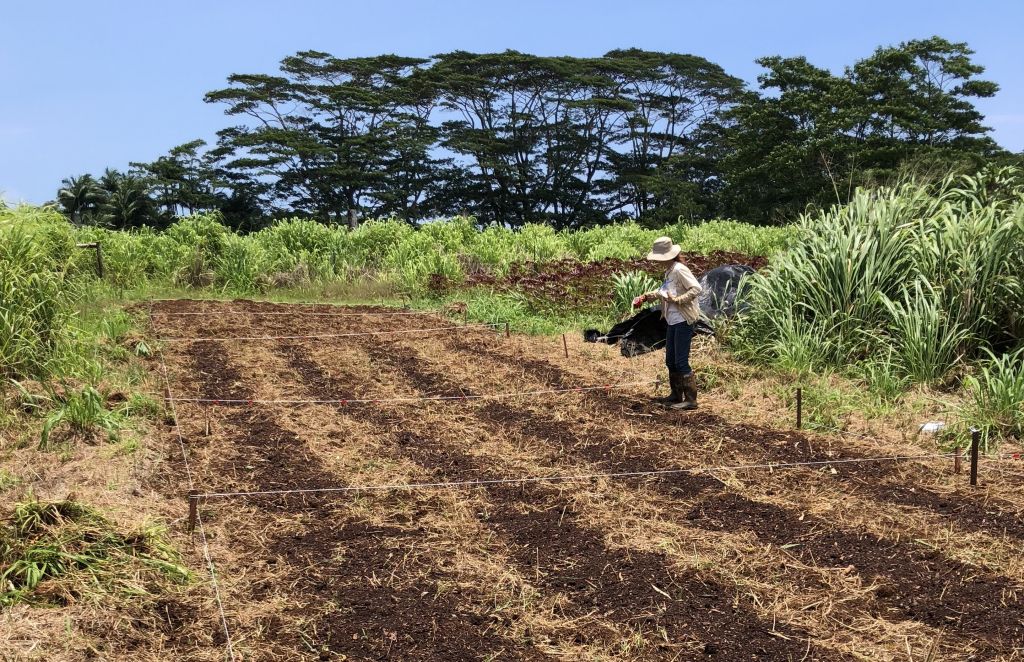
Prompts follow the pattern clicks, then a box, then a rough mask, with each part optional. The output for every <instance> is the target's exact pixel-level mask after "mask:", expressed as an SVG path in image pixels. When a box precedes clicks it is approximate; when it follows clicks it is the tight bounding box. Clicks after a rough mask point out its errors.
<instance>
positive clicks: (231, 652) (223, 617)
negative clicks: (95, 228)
mask: <svg viewBox="0 0 1024 662" xmlns="http://www.w3.org/2000/svg"><path fill="white" fill-rule="evenodd" d="M150 324H151V325H152V324H153V320H152V318H150ZM157 337H158V338H159V333H158V334H157ZM160 370H161V372H162V373H163V376H164V384H165V385H166V387H167V400H168V402H170V404H171V416H172V417H173V418H174V430H175V432H176V433H177V436H178V446H179V447H180V448H181V456H182V459H183V460H184V463H185V475H186V477H187V478H188V487H189V491H190V492H194V491H195V481H194V479H193V477H192V465H191V463H190V462H189V459H188V450H187V449H186V448H185V440H184V438H183V436H182V434H181V426H179V425H178V412H177V409H176V407H175V406H174V397H173V395H172V393H171V380H170V377H169V375H168V372H167V362H166V361H165V360H164V357H163V354H162V353H161V354H160ZM196 522H197V523H198V524H199V537H200V538H201V539H202V541H203V556H204V558H205V559H206V567H207V569H208V570H209V572H210V580H211V582H212V584H213V597H214V599H215V600H216V602H217V610H218V611H219V612H220V622H221V626H222V627H223V628H224V641H225V642H226V644H227V648H228V658H229V659H230V660H231V662H234V660H235V649H234V645H233V643H232V641H231V632H230V630H229V629H228V617H227V614H225V613H224V602H223V601H222V600H221V595H220V584H219V582H218V581H217V569H216V567H215V566H214V565H213V557H212V555H211V554H210V543H209V540H208V538H207V536H206V527H205V526H204V525H203V516H202V514H200V513H199V510H198V509H196Z"/></svg>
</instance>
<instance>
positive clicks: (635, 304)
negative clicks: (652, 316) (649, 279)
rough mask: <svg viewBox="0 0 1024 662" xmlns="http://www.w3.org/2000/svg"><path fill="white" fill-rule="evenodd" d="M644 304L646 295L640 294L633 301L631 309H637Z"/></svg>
mask: <svg viewBox="0 0 1024 662" xmlns="http://www.w3.org/2000/svg"><path fill="white" fill-rule="evenodd" d="M646 302H647V295H646V294H641V295H640V296H638V297H636V298H635V299H633V307H634V308H639V307H640V306H642V305H644V304H645V303H646Z"/></svg>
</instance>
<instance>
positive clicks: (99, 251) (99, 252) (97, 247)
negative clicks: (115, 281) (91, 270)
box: [75, 241, 103, 280]
mask: <svg viewBox="0 0 1024 662" xmlns="http://www.w3.org/2000/svg"><path fill="white" fill-rule="evenodd" d="M75 247H76V248H88V249H90V250H94V251H96V275H97V276H99V278H100V279H101V280H102V279H103V245H102V244H100V242H98V241H93V242H90V243H88V244H75Z"/></svg>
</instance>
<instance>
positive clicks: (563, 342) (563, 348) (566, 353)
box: [562, 333, 569, 358]
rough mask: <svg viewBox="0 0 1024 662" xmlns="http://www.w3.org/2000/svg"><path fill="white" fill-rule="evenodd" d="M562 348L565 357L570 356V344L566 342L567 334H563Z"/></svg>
mask: <svg viewBox="0 0 1024 662" xmlns="http://www.w3.org/2000/svg"><path fill="white" fill-rule="evenodd" d="M562 350H564V351H565V358H569V344H568V343H567V342H565V334H564V333H563V334H562Z"/></svg>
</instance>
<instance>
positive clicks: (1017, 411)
mask: <svg viewBox="0 0 1024 662" xmlns="http://www.w3.org/2000/svg"><path fill="white" fill-rule="evenodd" d="M965 387H966V391H967V403H966V404H965V406H964V408H963V411H962V412H961V418H962V419H963V421H964V423H965V426H967V425H970V426H973V427H977V428H978V429H980V430H981V431H982V433H983V434H982V438H983V439H985V440H986V442H987V443H989V444H990V445H991V441H992V440H998V439H1004V438H1012V439H1016V440H1018V441H1019V440H1021V439H1024V349H1021V350H1018V351H1017V352H1015V353H1012V354H1002V355H1000V356H995V355H994V354H989V357H988V360H987V361H984V362H982V363H981V364H980V365H979V366H978V370H977V372H976V374H972V375H970V376H968V377H967V379H966V380H965Z"/></svg>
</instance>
